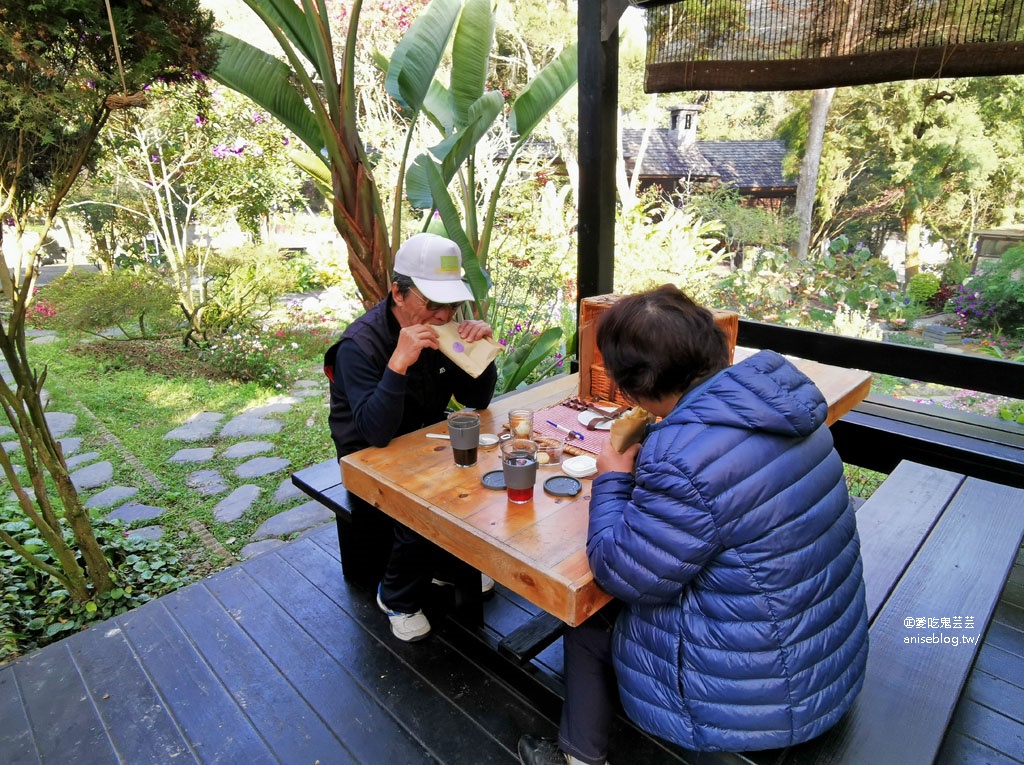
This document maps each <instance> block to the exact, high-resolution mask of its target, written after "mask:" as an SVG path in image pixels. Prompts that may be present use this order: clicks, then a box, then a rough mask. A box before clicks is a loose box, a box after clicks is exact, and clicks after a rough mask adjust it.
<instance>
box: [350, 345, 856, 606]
mask: <svg viewBox="0 0 1024 765" xmlns="http://www.w3.org/2000/svg"><path fill="white" fill-rule="evenodd" d="M753 352H754V351H748V350H746V349H740V348H737V351H736V358H737V359H741V358H744V357H745V356H746V355H749V354H751V353H753ZM793 361H794V362H795V363H797V365H798V366H799V367H800V368H801V369H803V370H804V372H805V373H806V374H807V375H808V377H810V378H811V379H812V380H814V382H815V384H817V385H818V387H819V389H821V391H822V393H823V395H824V396H825V399H826V400H827V401H828V402H829V419H828V421H829V424H831V423H832V422H834V421H835V420H836V419H838V418H839V417H842V415H844V414H846V413H847V412H848V411H850V409H852V408H853V407H854V406H855V405H856V404H857V403H858V402H859V401H861V400H862V399H863V398H864V397H865V396H866V395H867V393H868V389H869V388H870V385H871V376H870V374H869V373H867V372H861V371H858V370H850V369H842V368H840V367H833V366H829V365H826V364H818V363H816V362H804V361H800V360H796V359H793ZM578 386H579V380H578V375H566V376H564V377H558V378H555V379H553V380H551V381H549V382H546V383H543V384H541V385H537V386H535V387H532V388H529V389H526V390H524V391H518V392H515V393H513V394H510V395H507V396H503V397H501V398H499V399H496V400H495V401H493V402H492V403H491V406H490V407H489V408H488V409H486V410H482V411H481V432H482V433H496V432H499V431H500V429H501V425H502V424H503V423H505V422H507V420H508V411H509V410H510V409H514V408H529V409H533V410H534V411H537V410H540V409H543V408H545V407H547V406H551V405H552V404H556V403H558V402H559V401H562V400H564V399H566V398H569V397H571V396H575V395H577V392H578ZM427 433H447V426H446V425H445V424H444V423H438V424H437V425H432V426H430V427H427V428H423V429H422V430H419V431H416V432H414V433H409V434H407V435H404V436H400V437H398V438H396V439H394V440H393V441H391V443H390V444H388V445H387V446H386V447H384V448H374V447H370V448H367V449H363V450H362V451H359V452H356V453H355V454H350V455H348V456H347V457H344V458H343V459H342V461H341V463H342V475H343V480H344V484H345V487H346V489H348V491H350V492H352V493H354V494H356V495H357V496H359V497H362V498H363V499H364V500H366V501H367V502H369V503H370V504H371V505H373V506H375V507H377V508H379V509H381V510H382V511H383V512H385V513H387V514H388V515H389V516H391V517H392V518H395V519H396V520H398V521H399V522H401V523H403V524H405V525H406V526H408V527H409V528H411V529H413V530H415V531H416V532H418V533H420V534H422V535H423V536H424V537H426V538H427V539H430V540H431V541H433V542H435V543H436V544H438V545H440V546H441V547H443V548H445V549H446V550H448V551H450V552H452V553H453V554H455V555H456V556H457V557H459V558H460V559H462V560H463V561H465V562H466V563H468V564H470V565H471V566H473V567H475V568H477V569H479V570H480V571H482V572H483V573H485V574H487V575H488V576H491V577H493V578H494V579H495V580H496V581H498V582H500V583H501V584H503V585H504V586H506V587H508V588H509V589H510V590H513V591H514V592H516V593H518V594H520V595H522V596H523V597H525V598H526V599H527V600H529V601H530V602H531V603H534V604H535V605H537V606H539V607H540V608H543V609H544V610H545V611H547V612H548V613H550V614H552V615H554V616H556V617H558V618H559V619H561V620H562V621H564V622H566V623H567V624H569V625H572V626H575V625H578V624H581V623H582V622H583V621H584V620H586V619H587V617H589V616H590V615H591V614H593V613H594V612H595V611H597V610H598V609H599V608H601V606H603V605H605V604H606V603H607V602H608V601H609V600H610V599H611V597H610V596H609V595H608V594H607V593H605V592H604V591H603V590H601V588H600V587H598V585H597V583H596V582H595V581H594V577H593V574H591V572H590V566H589V564H588V562H587V556H586V541H587V521H588V517H589V503H590V486H591V480H590V479H587V478H585V479H581V483H582V484H583V491H581V492H580V493H579V494H578V495H577V496H575V497H571V498H561V497H553V496H550V495H548V494H546V493H545V492H544V490H543V483H544V481H545V480H546V479H547V478H548V477H550V476H554V475H561V474H562V473H561V471H560V470H559V469H558V468H557V467H551V468H543V467H542V468H540V469H539V470H538V476H537V485H536V487H535V489H534V498H533V501H532V502H528V503H526V504H522V505H515V504H512V503H510V502H508V500H507V499H506V496H505V492H504V491H493V490H490V489H487V488H484V487H483V486H482V485H481V482H480V480H481V477H482V476H483V475H484V473H487V472H489V471H491V470H500V469H501V461H500V457H499V453H498V449H497V447H493V448H490V449H482V448H481V449H480V450H479V452H478V458H477V464H476V466H475V467H471V468H459V467H456V466H455V464H454V461H453V459H452V452H451V448H450V446H449V444H448V442H447V441H443V440H437V439H433V438H427V437H426V434H427Z"/></svg>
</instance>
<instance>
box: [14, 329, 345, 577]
mask: <svg viewBox="0 0 1024 765" xmlns="http://www.w3.org/2000/svg"><path fill="white" fill-rule="evenodd" d="M51 339H52V335H51V334H39V335H37V336H35V337H34V338H33V339H32V340H31V342H50V340H51ZM0 374H3V375H4V376H5V377H7V376H8V375H7V370H6V368H5V367H3V365H0ZM325 387H326V382H319V381H315V380H299V381H298V382H297V383H296V384H295V386H294V387H293V389H292V390H291V391H290V392H289V394H288V395H282V396H277V397H276V398H274V399H273V400H271V401H270V403H268V404H265V405H263V406H259V407H254V408H252V409H248V410H246V411H244V412H242V413H241V414H238V415H236V416H234V417H231V418H230V419H228V418H227V415H225V414H223V413H221V412H200V413H198V414H196V415H193V416H192V417H190V418H189V419H188V420H186V421H185V422H183V423H181V424H180V425H178V426H177V427H174V428H173V429H171V430H170V431H168V432H167V434H166V435H164V440H166V441H180V442H183V443H184V444H188V445H187V446H183V448H181V449H178V450H177V451H176V452H175V453H174V454H173V455H171V457H170V458H169V459H168V460H167V462H168V463H169V464H172V465H174V464H177V465H195V466H197V468H198V469H196V470H194V471H192V472H191V473H189V474H188V476H187V478H186V485H187V486H188V488H189V490H190V491H191V492H193V493H194V494H195V502H196V503H197V504H200V505H205V504H207V503H214V502H215V504H212V506H211V507H210V512H211V514H212V516H213V519H214V520H215V521H216V522H218V523H224V524H231V523H233V522H235V521H237V520H238V519H239V518H242V517H243V516H244V515H245V513H246V512H247V511H248V510H249V509H250V508H251V507H252V505H253V503H254V502H256V500H257V499H258V498H259V496H260V494H261V492H262V490H261V488H260V487H259V486H257V485H256V484H253V483H242V484H241V485H234V484H235V482H236V481H237V480H238V479H241V480H242V481H251V480H252V479H254V478H259V477H261V476H266V475H270V474H272V473H279V472H285V477H284V478H283V479H282V480H281V482H280V483H279V484H278V486H277V488H276V490H275V491H274V497H273V502H274V505H276V506H278V507H280V508H281V509H280V511H279V512H278V513H277V514H276V515H273V516H272V517H270V518H268V519H267V520H266V521H264V522H263V524H262V525H261V526H260V527H259V528H258V529H257V530H256V531H255V532H254V533H253V534H252V535H251V536H250V537H249V539H248V542H247V544H246V545H245V546H244V547H243V548H242V551H241V557H242V559H245V558H250V557H252V556H254V555H259V554H260V553H263V552H267V551H268V550H272V549H274V548H275V547H278V546H280V545H282V544H284V542H285V540H286V539H288V538H290V537H292V536H293V535H295V534H297V533H300V532H302V531H306V530H307V529H311V528H314V527H316V526H319V525H321V524H324V523H329V522H332V521H333V520H334V515H333V513H331V511H330V510H328V509H327V508H326V507H324V506H323V505H321V504H320V503H318V502H315V501H310V500H309V498H308V497H306V495H305V494H303V493H302V492H301V491H299V490H298V489H297V488H295V486H294V485H292V482H291V478H290V476H289V475H288V474H287V472H286V471H288V468H290V467H291V463H290V462H289V460H287V459H284V458H282V457H277V456H274V454H273V452H274V450H275V448H276V447H275V445H274V444H273V442H271V441H267V440H263V439H262V437H263V436H268V435H273V434H276V433H280V432H281V431H282V430H283V428H284V423H283V422H282V421H281V420H280V419H279V417H278V415H282V414H285V413H286V412H288V411H290V410H291V408H292V407H293V406H294V405H296V404H298V403H300V402H301V401H303V400H304V399H306V398H310V397H313V396H324V395H325ZM46 420H47V422H48V423H49V425H50V429H51V430H52V431H53V435H54V437H55V438H57V439H58V440H59V442H60V444H61V448H62V449H63V451H64V456H65V459H66V460H67V463H68V470H69V471H70V472H71V480H72V482H73V483H74V485H75V487H76V488H77V489H78V491H79V492H80V493H81V494H82V498H83V502H84V504H85V506H86V507H87V508H89V509H97V510H102V511H105V512H106V517H107V518H112V519H120V520H121V521H123V522H124V523H125V525H126V526H129V527H132V526H135V528H130V529H129V531H128V533H129V534H131V535H135V536H140V537H145V538H147V539H160V538H161V537H163V535H164V529H163V528H162V527H161V526H160V525H159V519H160V517H161V516H162V515H163V514H164V513H165V512H166V508H162V507H155V506H153V505H146V504H143V503H141V502H138V501H136V500H135V499H134V497H135V495H136V494H138V492H139V488H138V487H136V486H123V485H116V484H112V481H113V479H114V474H115V472H116V471H115V469H114V465H112V464H111V463H110V462H108V461H102V462H96V460H97V459H99V457H100V454H99V453H98V452H85V453H83V454H77V452H78V450H79V449H80V448H81V445H82V438H81V437H78V436H75V437H66V436H67V434H68V433H71V432H72V431H74V430H75V428H77V427H78V418H77V417H76V416H75V415H73V414H65V413H62V412H47V414H46ZM13 435H14V431H13V430H12V429H11V428H10V427H8V426H0V439H10V438H11V437H12V436H13ZM323 438H325V439H327V438H329V435H328V434H327V433H324V434H323ZM235 439H242V440H239V441H236V442H235V443H223V442H225V441H228V440H235ZM0 448H3V449H5V450H7V451H9V452H10V451H17V450H18V449H20V444H19V443H18V442H17V441H10V440H4V441H3V442H2V443H0ZM72 455H74V456H72ZM209 463H214V465H216V467H213V466H210V465H209ZM200 466H205V467H200ZM94 489H99V491H96V492H92V490H94ZM225 493H227V494H226V496H224V497H222V498H220V499H219V501H218V500H215V499H213V498H215V497H217V496H218V495H222V494H225ZM144 521H155V522H156V523H155V524H150V525H146V526H140V524H141V523H142V522H144ZM214 541H215V540H214Z"/></svg>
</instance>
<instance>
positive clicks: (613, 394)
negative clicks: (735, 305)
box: [579, 295, 739, 404]
mask: <svg viewBox="0 0 1024 765" xmlns="http://www.w3.org/2000/svg"><path fill="white" fill-rule="evenodd" d="M620 297H622V296H621V295H598V296H597V297H591V298H584V299H583V302H582V303H581V304H580V326H579V350H580V392H579V396H580V398H583V399H588V400H589V399H599V400H602V401H612V402H615V403H616V404H625V403H627V402H626V399H625V398H624V397H623V396H622V394H621V393H619V392H618V390H617V389H616V388H615V386H614V385H613V384H612V381H611V378H610V377H608V373H607V372H606V371H605V368H604V359H602V358H601V352H600V351H599V350H598V349H597V320H598V319H599V318H600V316H601V314H602V313H604V312H605V311H607V310H608V309H609V308H610V307H611V306H612V305H613V304H614V303H615V301H616V300H618V299H619V298H620ZM712 313H714V315H715V323H716V324H717V325H718V326H719V327H721V328H722V330H723V331H724V332H725V336H726V338H727V339H728V341H729V360H730V361H732V355H733V351H734V350H735V348H736V334H737V332H738V331H739V315H738V314H737V313H736V312H734V311H718V310H714V309H712Z"/></svg>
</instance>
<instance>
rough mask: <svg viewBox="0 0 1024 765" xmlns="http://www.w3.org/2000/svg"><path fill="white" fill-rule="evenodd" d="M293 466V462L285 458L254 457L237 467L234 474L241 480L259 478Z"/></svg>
mask: <svg viewBox="0 0 1024 765" xmlns="http://www.w3.org/2000/svg"><path fill="white" fill-rule="evenodd" d="M291 464H292V463H291V460H287V459H285V458H284V457H253V458H252V459H251V460H249V461H248V462H243V463H242V464H241V465H239V466H238V467H236V468H235V471H234V472H235V475H237V476H238V477H239V478H258V477H259V476H262V475H270V474H271V473H276V472H277V471H279V470H284V469H285V468H286V467H288V466H289V465H291Z"/></svg>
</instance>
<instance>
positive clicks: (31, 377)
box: [0, 247, 114, 603]
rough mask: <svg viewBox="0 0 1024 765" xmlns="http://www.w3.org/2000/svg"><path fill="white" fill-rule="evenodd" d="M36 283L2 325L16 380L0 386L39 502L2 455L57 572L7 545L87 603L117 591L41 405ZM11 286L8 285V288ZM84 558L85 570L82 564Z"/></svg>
mask: <svg viewBox="0 0 1024 765" xmlns="http://www.w3.org/2000/svg"><path fill="white" fill-rule="evenodd" d="M38 252H39V249H38V247H37V248H36V249H35V250H34V251H33V252H32V253H30V255H29V263H30V269H34V268H35V267H36V263H37V260H38ZM33 281H34V280H30V281H28V282H27V283H25V284H22V285H19V286H18V287H16V288H15V289H13V290H12V291H11V292H10V293H9V294H8V298H9V299H10V300H11V305H12V310H11V314H10V317H9V319H8V324H7V326H6V327H5V326H3V325H2V324H0V350H2V352H3V357H4V360H5V361H6V362H7V366H8V368H9V370H10V376H11V378H13V382H14V388H12V387H11V386H9V385H8V384H7V382H6V381H0V406H2V408H3V409H4V413H5V414H6V416H7V420H8V422H9V423H10V425H11V427H12V428H13V429H14V431H15V433H16V434H17V435H18V441H19V443H20V445H21V449H22V452H23V454H24V456H25V466H26V468H27V473H28V476H29V479H30V480H31V482H32V490H33V492H34V494H35V498H34V499H33V498H32V496H30V494H29V493H28V491H27V490H26V489H25V487H23V486H22V484H21V480H20V478H19V477H18V474H16V473H15V472H14V470H13V467H12V465H11V462H10V457H9V455H7V454H6V452H4V453H3V454H2V455H0V466H2V468H3V471H4V473H5V474H6V477H7V481H8V483H9V484H10V486H11V488H12V489H13V491H14V494H15V498H16V499H17V501H18V504H19V506H20V507H21V509H22V511H23V512H24V514H25V517H26V518H27V519H28V520H29V521H31V523H32V524H33V525H34V526H35V528H36V529H37V530H38V531H39V533H40V535H41V536H42V537H43V539H45V540H46V542H47V544H48V545H49V547H50V549H51V550H52V551H53V554H54V557H55V558H56V560H57V564H58V565H56V566H53V565H48V564H45V563H42V562H41V561H40V560H39V559H38V558H36V556H34V555H32V554H31V553H28V552H27V551H23V550H19V549H18V547H17V546H16V545H14V544H12V540H11V539H10V538H6V537H5V538H4V539H3V541H4V542H6V543H7V544H8V545H9V546H11V547H14V549H15V550H16V551H17V552H18V553H19V554H20V555H21V556H22V557H23V558H24V559H25V560H26V561H27V562H28V563H29V564H30V565H33V566H35V567H36V568H38V569H40V570H41V571H45V572H46V573H48V574H49V575H51V576H53V577H54V578H55V579H57V580H58V581H59V582H60V583H61V584H62V585H63V586H64V587H65V588H66V589H67V591H68V594H69V595H70V596H71V597H72V598H73V599H74V600H76V601H78V602H80V603H82V602H85V601H87V600H89V599H91V598H92V597H93V596H94V595H96V594H100V593H104V592H108V591H109V590H111V589H112V588H113V587H114V581H113V579H112V578H111V573H112V571H111V568H110V564H109V563H108V562H107V559H106V556H105V555H104V554H103V549H102V548H101V547H100V545H99V542H98V541H97V540H96V536H95V534H94V533H93V530H92V526H91V524H90V522H89V514H88V513H87V512H86V511H85V509H84V508H83V507H82V502H81V499H80V498H79V496H78V491H77V490H76V489H75V486H74V484H73V483H72V482H71V477H70V476H69V475H68V471H67V464H66V463H65V461H64V456H63V453H62V452H61V450H60V446H59V445H58V444H57V441H56V439H55V438H54V437H53V434H52V433H51V432H50V428H49V425H48V424H47V422H46V417H45V414H44V412H43V405H42V402H41V401H40V393H41V392H42V388H43V382H44V381H45V379H46V374H45V371H44V373H43V374H42V376H40V377H36V375H35V374H34V372H33V371H32V367H31V365H30V364H29V359H28V355H27V352H26V345H25V312H26V310H27V306H28V303H29V302H30V301H31V295H32V287H33V286H34V285H33ZM5 286H8V285H5ZM44 470H45V471H46V473H48V474H49V475H50V477H51V478H52V479H53V482H54V485H55V486H56V492H57V497H58V499H59V502H60V506H61V507H62V508H63V514H62V516H59V515H58V513H57V511H56V509H55V507H54V505H53V503H52V501H51V498H50V497H49V496H48V495H47V487H46V485H45V483H44V482H43V471H44ZM61 517H63V519H64V520H66V521H67V523H68V526H69V527H70V529H71V532H72V534H73V535H74V538H75V546H74V547H71V546H69V545H68V544H67V543H66V542H65V541H64V536H63V530H62V528H61ZM79 556H81V558H82V561H83V562H84V564H85V567H84V570H83V567H82V566H81V565H80V564H79V561H78V557H79Z"/></svg>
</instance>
